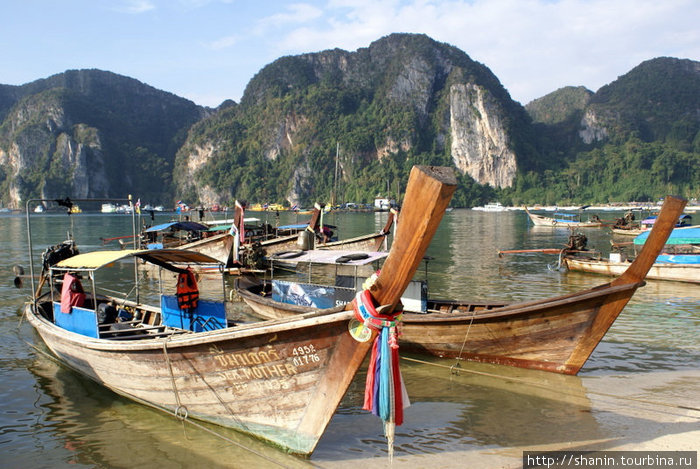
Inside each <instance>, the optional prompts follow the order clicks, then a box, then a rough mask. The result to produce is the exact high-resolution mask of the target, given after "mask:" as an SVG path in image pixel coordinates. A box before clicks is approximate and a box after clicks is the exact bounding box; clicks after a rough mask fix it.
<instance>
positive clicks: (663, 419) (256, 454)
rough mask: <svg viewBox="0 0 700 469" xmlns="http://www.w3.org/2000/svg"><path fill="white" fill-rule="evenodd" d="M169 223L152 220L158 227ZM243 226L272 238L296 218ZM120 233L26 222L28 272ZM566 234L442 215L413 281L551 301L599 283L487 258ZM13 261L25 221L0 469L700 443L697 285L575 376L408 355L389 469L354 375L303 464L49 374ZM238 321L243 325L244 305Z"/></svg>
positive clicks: (349, 231) (671, 295)
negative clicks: (47, 256) (406, 400)
mask: <svg viewBox="0 0 700 469" xmlns="http://www.w3.org/2000/svg"><path fill="white" fill-rule="evenodd" d="M173 215H174V214H158V215H157V216H156V218H157V219H156V221H157V222H165V221H168V219H169V218H170V217H172V216H173ZM599 215H600V217H601V218H603V219H606V218H614V217H615V216H620V214H610V213H601V214H599ZM256 216H258V217H259V218H261V219H262V221H266V222H268V223H270V224H272V225H275V224H285V223H294V222H298V221H304V220H305V219H306V218H305V217H308V215H307V216H304V215H295V214H291V213H285V212H282V213H280V214H275V213H274V212H264V213H259V214H256ZM386 216H387V214H386V213H333V212H331V213H330V214H327V215H325V217H324V222H325V223H329V224H332V225H336V226H337V231H338V233H339V235H340V237H341V238H349V237H353V236H358V235H361V234H365V233H369V232H374V231H379V230H380V229H381V228H382V227H383V226H384V224H385V222H386ZM143 221H144V220H139V221H138V222H137V223H138V224H141V223H142V222H143ZM399 223H400V222H399ZM131 227H132V219H131V217H130V216H124V215H115V214H109V215H103V214H90V213H82V214H76V215H71V216H70V217H69V216H68V215H66V214H63V213H59V214H42V215H32V216H31V229H32V235H33V237H32V243H33V251H34V258H35V262H36V263H38V262H39V259H40V255H41V252H42V251H43V250H44V249H45V248H46V247H47V246H49V245H53V244H56V243H58V242H60V241H63V240H64V239H65V238H66V235H67V233H68V232H69V231H71V232H73V233H74V236H75V239H76V242H77V245H78V247H79V248H80V249H81V251H82V252H86V251H89V250H95V249H104V248H105V247H110V245H107V246H103V242H102V240H101V238H110V237H117V236H122V235H128V234H130V233H131ZM579 231H581V232H583V233H585V234H586V236H587V237H588V244H589V247H591V248H597V249H600V250H602V251H603V254H604V255H606V254H607V252H608V251H609V249H610V240H611V236H612V235H611V234H610V232H609V231H608V230H606V229H581V230H579ZM568 236H569V232H568V230H566V229H557V228H541V227H533V226H532V225H531V224H530V223H529V221H528V219H527V216H526V215H525V213H524V212H520V211H512V212H494V213H490V212H478V211H472V210H460V209H456V210H454V211H452V212H449V213H447V214H445V216H444V218H443V221H442V223H441V225H440V228H439V229H438V232H437V234H436V236H435V239H434V241H433V243H432V244H431V247H430V248H429V250H428V253H427V254H428V256H429V260H428V265H427V274H426V269H425V266H421V268H420V271H419V273H418V274H417V276H416V277H417V278H427V280H428V285H429V290H430V295H431V296H433V297H436V298H438V297H439V298H452V299H474V300H477V299H480V300H491V301H504V300H505V301H524V300H532V299H537V298H543V297H551V296H555V295H561V294H566V293H569V292H574V291H578V290H581V289H586V288H590V287H593V286H595V285H598V284H601V283H604V282H606V281H607V280H608V279H606V278H605V277H600V276H596V275H591V274H581V273H573V272H571V273H569V272H565V271H561V270H559V269H557V260H558V259H557V256H553V255H544V254H520V255H508V256H505V257H502V258H501V257H499V256H498V255H497V252H498V251H499V250H508V249H536V248H560V247H563V246H564V245H565V244H566V243H567V241H568ZM615 241H616V242H625V241H628V240H627V239H625V238H615ZM113 243H114V242H113ZM112 247H115V248H118V246H117V245H116V244H113V245H112ZM27 259H28V238H27V223H26V218H25V216H24V215H9V216H2V217H1V218H0V266H1V267H2V269H3V271H4V272H5V281H4V282H2V284H0V290H1V291H2V299H3V302H2V306H1V307H0V401H1V402H2V406H0V467H3V468H42V467H46V468H49V467H50V468H57V467H58V468H60V467H90V468H121V467H124V468H127V467H128V468H134V467H144V468H145V467H149V468H151V467H176V468H177V467H181V468H188V467H209V468H212V467H242V468H251V467H324V468H336V467H348V468H349V467H357V466H358V465H367V464H371V465H372V466H373V467H410V468H416V467H426V468H431V469H435V468H462V467H520V466H521V458H522V454H523V451H533V450H535V451H555V450H566V449H596V450H607V449H615V448H623V449H627V450H634V449H646V450H662V449H663V450H688V449H697V442H698V441H700V438H698V437H700V431H699V428H700V424H699V423H698V422H699V420H698V418H699V417H700V413H699V412H698V407H700V406H699V405H698V402H700V373H699V372H698V370H699V369H700V334H699V332H700V285H691V284H683V283H677V282H663V281H649V282H648V283H647V285H646V286H645V287H643V288H641V289H640V290H638V291H637V293H636V294H635V296H634V297H633V298H632V300H631V301H630V303H629V304H628V305H627V307H626V308H625V309H624V311H623V312H622V314H621V315H620V317H619V318H618V319H617V321H616V322H615V323H614V324H613V326H612V327H611V329H610V330H609V331H608V333H607V335H606V336H605V338H604V339H603V341H602V342H601V343H600V345H599V346H598V347H597V349H596V350H595V351H594V353H593V354H592V356H591V358H590V359H589V360H588V362H587V363H586V364H585V366H584V367H583V369H582V370H581V372H580V373H579V374H578V376H562V375H557V374H553V373H546V372H538V371H532V370H521V369H516V368H510V367H504V366H492V365H484V364H472V363H469V362H464V361H458V360H444V359H437V358H426V357H421V356H407V357H406V359H404V360H402V362H401V369H402V373H403V377H404V380H405V384H406V388H407V391H408V394H409V397H410V401H411V406H410V407H409V408H407V409H406V412H405V423H404V424H403V425H402V426H400V427H397V429H396V438H395V441H394V459H393V462H390V461H389V459H388V456H387V454H388V452H387V451H388V450H387V441H386V438H385V437H384V429H383V427H382V423H381V421H380V420H379V419H378V418H376V417H374V416H373V415H371V414H369V413H367V412H365V411H363V410H362V409H361V406H362V393H363V389H364V381H363V380H364V373H363V372H360V373H359V374H358V376H357V377H356V379H355V380H354V381H353V384H352V386H351V388H350V390H349V391H348V393H347V395H346V396H345V398H344V399H343V402H342V404H341V406H340V408H339V409H338V411H337V412H336V414H335V416H334V417H333V419H332V421H331V423H330V424H329V426H328V428H327V430H326V432H325V434H324V435H323V437H322V438H321V440H320V442H319V445H318V447H317V448H316V451H315V452H314V453H313V455H312V456H311V457H310V458H308V459H304V458H298V457H294V456H290V455H288V454H285V453H284V452H282V451H279V450H277V449H276V448H273V447H271V446H269V445H267V444H265V443H262V442H259V441H257V440H255V439H253V438H249V437H247V436H245V435H241V434H239V433H236V432H234V431H231V430H227V429H223V428H219V427H216V426H212V425H192V424H190V423H189V422H182V421H180V420H177V419H176V418H174V417H173V416H172V415H168V414H165V413H162V412H159V411H156V410H153V409H151V408H148V407H145V406H143V405H140V404H137V403H134V402H131V401H129V400H128V399H125V398H123V397H121V396H118V395H117V394H114V393H113V392H111V391H109V390H107V389H105V388H103V387H101V386H100V385H98V384H96V383H94V382H92V381H90V380H88V379H86V378H84V377H82V376H79V375H77V374H75V373H74V372H72V371H70V370H67V369H65V368H63V367H61V366H60V365H59V364H57V363H56V362H55V361H53V360H52V359H51V357H50V354H48V352H47V351H46V349H45V347H43V346H42V342H41V340H40V339H39V338H38V336H37V335H36V334H35V333H34V331H33V330H32V328H31V327H30V326H29V325H28V324H27V322H26V321H23V320H22V306H23V303H24V302H25V301H26V300H27V299H28V298H29V296H30V295H31V288H30V287H29V279H25V281H24V286H23V287H22V288H21V289H17V288H15V287H14V285H13V280H14V273H13V266H15V265H23V266H24V268H25V272H26V273H27V274H28V273H29V269H28V260H27ZM35 268H38V265H37V264H35ZM426 275H427V277H426ZM115 281H116V280H115ZM115 288H116V289H117V290H120V291H121V290H123V289H124V288H127V289H128V285H115ZM238 307H240V311H241V314H245V307H244V306H242V305H238ZM467 339H468V338H467ZM280 399H284V396H283V395H280Z"/></svg>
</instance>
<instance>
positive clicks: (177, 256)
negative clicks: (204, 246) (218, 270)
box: [51, 249, 221, 271]
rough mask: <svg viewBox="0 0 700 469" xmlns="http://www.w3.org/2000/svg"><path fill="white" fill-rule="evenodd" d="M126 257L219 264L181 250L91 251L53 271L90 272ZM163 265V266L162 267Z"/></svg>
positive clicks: (167, 262)
mask: <svg viewBox="0 0 700 469" xmlns="http://www.w3.org/2000/svg"><path fill="white" fill-rule="evenodd" d="M127 257H138V258H140V259H143V260H145V261H146V262H150V263H151V264H156V265H160V266H163V267H165V266H172V267H173V268H176V267H175V266H174V264H221V262H219V261H218V260H216V259H214V258H213V257H210V256H208V255H206V254H202V253H201V252H196V251H186V250H183V249H141V250H139V249H125V250H122V251H93V252H87V253H84V254H78V255H77V256H73V257H69V258H68V259H64V260H62V261H61V262H58V263H56V264H55V265H54V266H52V267H51V268H52V269H53V270H86V271H92V270H97V269H99V268H101V267H104V266H106V265H108V264H111V263H113V262H116V261H119V260H122V259H125V258H127ZM164 264H165V265H164Z"/></svg>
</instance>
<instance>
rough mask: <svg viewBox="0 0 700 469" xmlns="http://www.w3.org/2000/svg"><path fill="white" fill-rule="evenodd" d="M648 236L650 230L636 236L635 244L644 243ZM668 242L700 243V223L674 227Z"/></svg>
mask: <svg viewBox="0 0 700 469" xmlns="http://www.w3.org/2000/svg"><path fill="white" fill-rule="evenodd" d="M648 237H649V231H645V232H644V233H642V234H640V235H639V236H637V237H636V238H634V244H635V245H641V244H644V243H645V242H646V240H647V238H648ZM666 244H700V225H696V226H688V227H685V228H674V229H673V231H672V232H671V234H670V235H669V237H668V240H666Z"/></svg>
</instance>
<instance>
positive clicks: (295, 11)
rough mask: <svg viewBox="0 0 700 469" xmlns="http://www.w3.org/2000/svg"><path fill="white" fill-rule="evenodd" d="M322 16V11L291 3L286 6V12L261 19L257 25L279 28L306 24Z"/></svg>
mask: <svg viewBox="0 0 700 469" xmlns="http://www.w3.org/2000/svg"><path fill="white" fill-rule="evenodd" d="M322 15H323V10H321V9H320V8H317V7H315V6H313V5H310V4H308V3H293V4H291V5H288V6H287V10H286V11H285V12H283V13H277V14H275V15H272V16H268V17H266V18H263V19H261V20H260V21H259V22H258V25H259V26H260V27H261V28H263V29H267V28H270V27H279V26H283V25H287V24H298V23H306V22H308V21H311V20H315V19H317V18H320V17H321V16H322Z"/></svg>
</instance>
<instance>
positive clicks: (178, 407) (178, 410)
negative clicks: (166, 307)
mask: <svg viewBox="0 0 700 469" xmlns="http://www.w3.org/2000/svg"><path fill="white" fill-rule="evenodd" d="M169 339H170V336H168V337H166V338H165V339H163V354H164V355H165V362H166V363H167V364H168V370H169V371H170V381H171V383H172V385H173V392H174V393H175V402H176V403H177V405H176V406H175V411H174V412H173V414H174V415H175V417H177V418H178V419H180V420H187V416H188V412H187V407H186V406H183V405H182V402H181V401H180V394H179V393H178V392H177V384H175V374H174V373H173V366H172V364H171V363H170V356H169V355H168V340H169ZM182 409H184V411H183V410H182ZM181 412H184V414H181Z"/></svg>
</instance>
